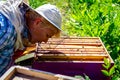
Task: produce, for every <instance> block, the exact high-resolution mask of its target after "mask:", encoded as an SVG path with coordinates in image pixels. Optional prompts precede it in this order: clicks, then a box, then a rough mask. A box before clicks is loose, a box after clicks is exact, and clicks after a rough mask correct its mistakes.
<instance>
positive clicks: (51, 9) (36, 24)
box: [0, 0, 61, 76]
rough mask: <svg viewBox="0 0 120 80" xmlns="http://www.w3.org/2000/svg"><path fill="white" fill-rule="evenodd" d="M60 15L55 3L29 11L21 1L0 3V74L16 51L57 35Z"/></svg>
mask: <svg viewBox="0 0 120 80" xmlns="http://www.w3.org/2000/svg"><path fill="white" fill-rule="evenodd" d="M60 31H61V15H60V12H59V10H58V9H57V8H56V6H54V5H51V4H45V5H42V6H40V7H38V8H37V9H35V10H33V9H32V8H30V7H29V6H28V5H27V4H25V3H24V2H23V1H22V0H7V1H6V2H4V3H2V4H0V76H1V75H3V74H4V72H5V71H6V70H7V69H8V68H9V67H10V66H11V62H12V57H13V55H14V54H17V53H15V52H17V50H24V49H25V47H26V46H29V44H31V43H32V44H34V43H37V42H39V43H41V42H47V41H48V39H49V38H51V37H52V36H59V34H60Z"/></svg>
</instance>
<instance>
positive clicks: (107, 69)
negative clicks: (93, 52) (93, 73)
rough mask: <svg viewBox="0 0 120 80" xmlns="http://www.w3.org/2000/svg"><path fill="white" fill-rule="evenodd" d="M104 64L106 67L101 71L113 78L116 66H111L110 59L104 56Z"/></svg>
mask: <svg viewBox="0 0 120 80" xmlns="http://www.w3.org/2000/svg"><path fill="white" fill-rule="evenodd" d="M102 66H103V68H104V69H103V70H101V72H102V73H103V74H104V75H105V76H107V77H108V78H109V79H110V80H111V78H112V76H113V74H114V72H115V66H114V65H113V66H111V63H110V60H109V59H107V58H104V64H102Z"/></svg>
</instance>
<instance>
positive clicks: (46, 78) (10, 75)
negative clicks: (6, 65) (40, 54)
mask: <svg viewBox="0 0 120 80" xmlns="http://www.w3.org/2000/svg"><path fill="white" fill-rule="evenodd" d="M0 80H78V79H76V78H73V77H70V76H65V75H60V74H53V73H50V72H46V71H40V70H35V69H31V68H27V67H23V66H12V67H11V68H10V69H9V70H8V71H7V72H6V73H5V74H4V75H3V76H2V77H1V78H0Z"/></svg>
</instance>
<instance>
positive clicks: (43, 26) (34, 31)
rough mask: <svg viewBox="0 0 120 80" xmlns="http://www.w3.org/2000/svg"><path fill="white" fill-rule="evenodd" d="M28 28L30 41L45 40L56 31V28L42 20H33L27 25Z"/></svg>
mask: <svg viewBox="0 0 120 80" xmlns="http://www.w3.org/2000/svg"><path fill="white" fill-rule="evenodd" d="M29 30H30V38H29V39H30V42H31V43H36V42H40V43H41V42H47V41H48V39H49V38H51V37H52V36H53V35H55V34H56V33H57V31H58V30H57V28H55V27H54V26H53V25H52V24H50V23H49V22H45V21H44V22H43V21H42V20H40V21H38V22H33V24H31V25H30V27H29Z"/></svg>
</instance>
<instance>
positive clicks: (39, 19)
mask: <svg viewBox="0 0 120 80" xmlns="http://www.w3.org/2000/svg"><path fill="white" fill-rule="evenodd" d="M34 22H35V24H36V25H37V24H39V23H40V22H42V20H41V18H36V19H35V21H34Z"/></svg>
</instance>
